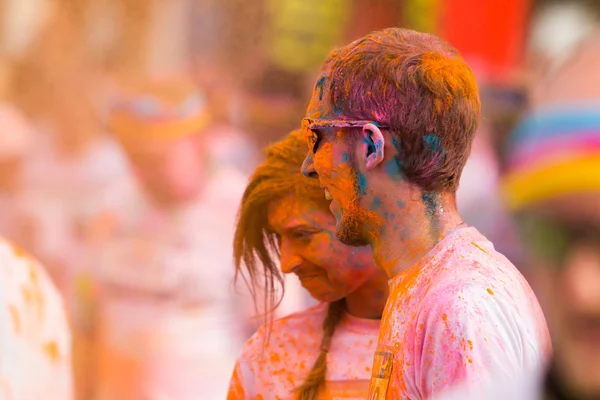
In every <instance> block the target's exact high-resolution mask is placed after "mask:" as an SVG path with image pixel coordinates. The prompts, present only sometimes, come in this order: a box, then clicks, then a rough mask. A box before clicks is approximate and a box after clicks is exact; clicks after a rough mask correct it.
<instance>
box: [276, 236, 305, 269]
mask: <svg viewBox="0 0 600 400" xmlns="http://www.w3.org/2000/svg"><path fill="white" fill-rule="evenodd" d="M279 254H280V260H279V261H280V264H281V272H283V273H284V274H291V273H293V272H295V271H296V269H298V268H299V267H300V265H302V257H300V256H299V255H298V254H296V253H295V252H294V250H293V248H292V246H291V245H290V243H289V241H288V240H286V239H282V240H281V246H280V248H279Z"/></svg>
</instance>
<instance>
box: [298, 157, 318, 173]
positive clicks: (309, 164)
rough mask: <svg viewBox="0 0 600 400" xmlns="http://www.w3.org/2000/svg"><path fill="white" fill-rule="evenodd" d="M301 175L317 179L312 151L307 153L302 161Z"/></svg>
mask: <svg viewBox="0 0 600 400" xmlns="http://www.w3.org/2000/svg"><path fill="white" fill-rule="evenodd" d="M302 175H304V176H305V177H307V178H313V179H317V178H318V177H319V176H318V175H317V171H316V170H315V158H314V155H313V153H308V154H307V155H306V158H305V159H304V162H303V163H302Z"/></svg>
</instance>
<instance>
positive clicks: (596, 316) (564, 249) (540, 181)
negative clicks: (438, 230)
mask: <svg viewBox="0 0 600 400" xmlns="http://www.w3.org/2000/svg"><path fill="white" fill-rule="evenodd" d="M592 32H594V31H592ZM599 63H600V32H597V31H596V32H594V33H592V34H590V36H588V37H587V38H586V39H585V40H584V42H583V43H581V44H580V45H578V46H575V47H574V48H573V49H572V51H571V52H570V55H569V56H568V57H567V58H564V59H563V60H562V61H561V65H560V66H558V67H557V68H553V70H552V71H549V72H547V73H546V74H545V75H544V76H543V77H541V79H540V80H539V82H538V83H537V84H536V85H535V86H534V91H533V93H532V96H531V104H530V109H529V111H528V113H527V115H525V116H524V118H523V119H522V120H521V121H520V124H519V125H518V127H517V129H516V130H515V131H514V133H513V134H512V135H511V137H510V138H509V141H508V152H507V160H506V171H505V172H504V173H503V176H502V186H503V191H504V195H505V201H506V204H507V206H508V208H509V209H510V211H511V212H512V213H513V214H514V217H515V222H516V226H517V228H518V232H519V236H520V239H521V242H522V247H523V251H524V255H525V259H524V260H525V261H526V263H525V264H524V268H526V269H527V270H528V277H529V279H530V281H531V283H532V286H533V288H534V290H535V291H536V294H537V296H538V298H539V300H540V303H541V305H542V307H543V309H544V312H545V315H546V318H547V320H548V324H549V326H550V331H551V335H552V340H553V345H554V355H553V358H552V360H551V362H550V363H549V365H544V366H543V368H541V369H536V370H533V371H525V373H524V374H523V375H522V376H521V377H520V378H519V379H517V380H513V381H511V382H506V381H504V380H502V379H499V380H498V382H497V383H496V385H495V386H494V387H493V388H490V389H489V390H488V391H485V392H483V391H482V392H481V393H476V394H475V395H471V396H466V395H465V393H462V392H461V391H460V390H459V391H458V392H457V393H453V394H452V396H450V395H449V396H447V397H443V398H447V399H454V398H455V399H457V400H458V399H483V398H485V399H508V398H510V399H523V400H529V399H532V400H533V399H535V400H538V399H539V400H542V399H553V400H564V399H573V400H574V399H577V400H595V399H598V398H600V75H599V74H598V67H597V66H598V64H599Z"/></svg>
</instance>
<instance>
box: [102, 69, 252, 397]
mask: <svg viewBox="0 0 600 400" xmlns="http://www.w3.org/2000/svg"><path fill="white" fill-rule="evenodd" d="M124 92H125V93H124V95H123V99H122V101H120V102H118V103H117V104H116V105H115V107H114V109H113V110H112V113H111V120H110V122H111V127H112V128H113V132H114V133H115V135H116V136H117V138H118V139H119V141H120V142H121V144H122V145H123V147H124V149H125V152H126V153H127V156H128V158H129V161H130V164H131V166H132V167H133V169H134V171H135V173H136V176H137V178H138V181H139V188H138V189H139V190H136V191H134V193H132V195H131V198H130V201H129V202H128V203H127V204H124V205H123V207H122V208H121V209H118V210H109V211H113V212H114V216H115V218H114V219H115V232H114V234H113V235H110V237H109V238H108V239H107V240H106V241H105V242H102V243H98V253H99V254H100V256H99V257H98V260H97V262H98V271H99V272H100V274H99V275H100V278H99V281H100V292H101V300H100V307H99V309H100V310H99V325H100V328H99V331H100V332H99V338H100V339H99V342H100V345H99V347H100V356H99V359H100V360H99V362H100V366H99V375H100V378H99V379H98V382H99V393H98V397H97V398H99V399H111V400H113V399H137V398H148V399H149V398H156V399H158V398H160V399H163V398H165V399H166V398H169V399H171V398H172V399H179V400H185V399H197V398H198V397H201V398H203V399H207V400H212V399H221V398H224V397H225V396H226V394H227V388H228V382H229V376H230V374H231V370H232V369H233V366H234V363H235V357H236V354H237V352H238V351H239V349H240V348H241V345H242V342H243V339H244V336H245V335H246V334H247V333H248V332H247V331H244V330H246V329H249V327H248V318H247V317H248V314H247V313H245V311H248V312H250V310H252V311H253V309H252V302H251V301H247V302H246V303H244V304H242V303H240V300H241V298H240V297H238V296H237V295H236V293H235V292H234V288H233V287H232V285H231V282H232V280H233V276H234V268H233V260H232V256H231V248H230V244H229V243H231V240H232V238H233V234H234V232H233V229H234V222H235V221H234V219H235V211H234V210H235V209H236V207H237V204H238V203H239V199H240V198H241V195H242V192H243V190H244V185H245V179H244V177H243V176H242V175H240V174H239V171H238V170H237V169H236V168H235V167H233V166H229V167H227V166H222V165H218V166H217V165H214V164H212V163H211V161H212V157H211V155H212V154H211V153H210V151H209V150H210V149H209V146H208V143H207V142H208V141H210V140H212V139H213V137H212V135H213V134H214V132H213V131H212V130H211V128H210V124H209V122H210V118H209V117H210V116H209V113H208V111H207V108H206V103H205V101H204V97H203V96H202V94H201V93H200V92H199V91H198V90H197V89H196V88H195V87H194V85H193V83H192V82H190V81H189V80H188V79H186V78H184V77H181V78H180V77H175V78H174V79H171V78H165V79H160V80H157V79H147V80H146V79H144V82H141V83H139V84H134V85H132V87H131V88H130V90H124ZM244 306H247V309H246V310H245V309H244Z"/></svg>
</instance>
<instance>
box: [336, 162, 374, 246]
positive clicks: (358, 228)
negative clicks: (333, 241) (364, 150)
mask: <svg viewBox="0 0 600 400" xmlns="http://www.w3.org/2000/svg"><path fill="white" fill-rule="evenodd" d="M350 154H352V153H350ZM349 164H350V167H351V168H352V180H353V181H354V182H353V184H352V187H353V193H352V197H351V199H350V200H349V201H348V202H347V204H345V205H344V207H342V209H341V210H340V217H339V220H338V221H337V226H336V231H335V237H336V238H337V239H338V240H339V241H340V242H341V243H343V244H345V245H346V246H355V247H361V246H368V245H369V244H370V243H369V241H368V238H367V235H365V232H364V230H365V229H366V226H367V213H366V210H363V209H362V208H361V207H360V205H359V193H360V188H359V180H358V174H357V173H356V170H357V168H356V167H357V165H356V160H355V159H354V157H350V160H349ZM341 205H342V204H340V206H341Z"/></svg>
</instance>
